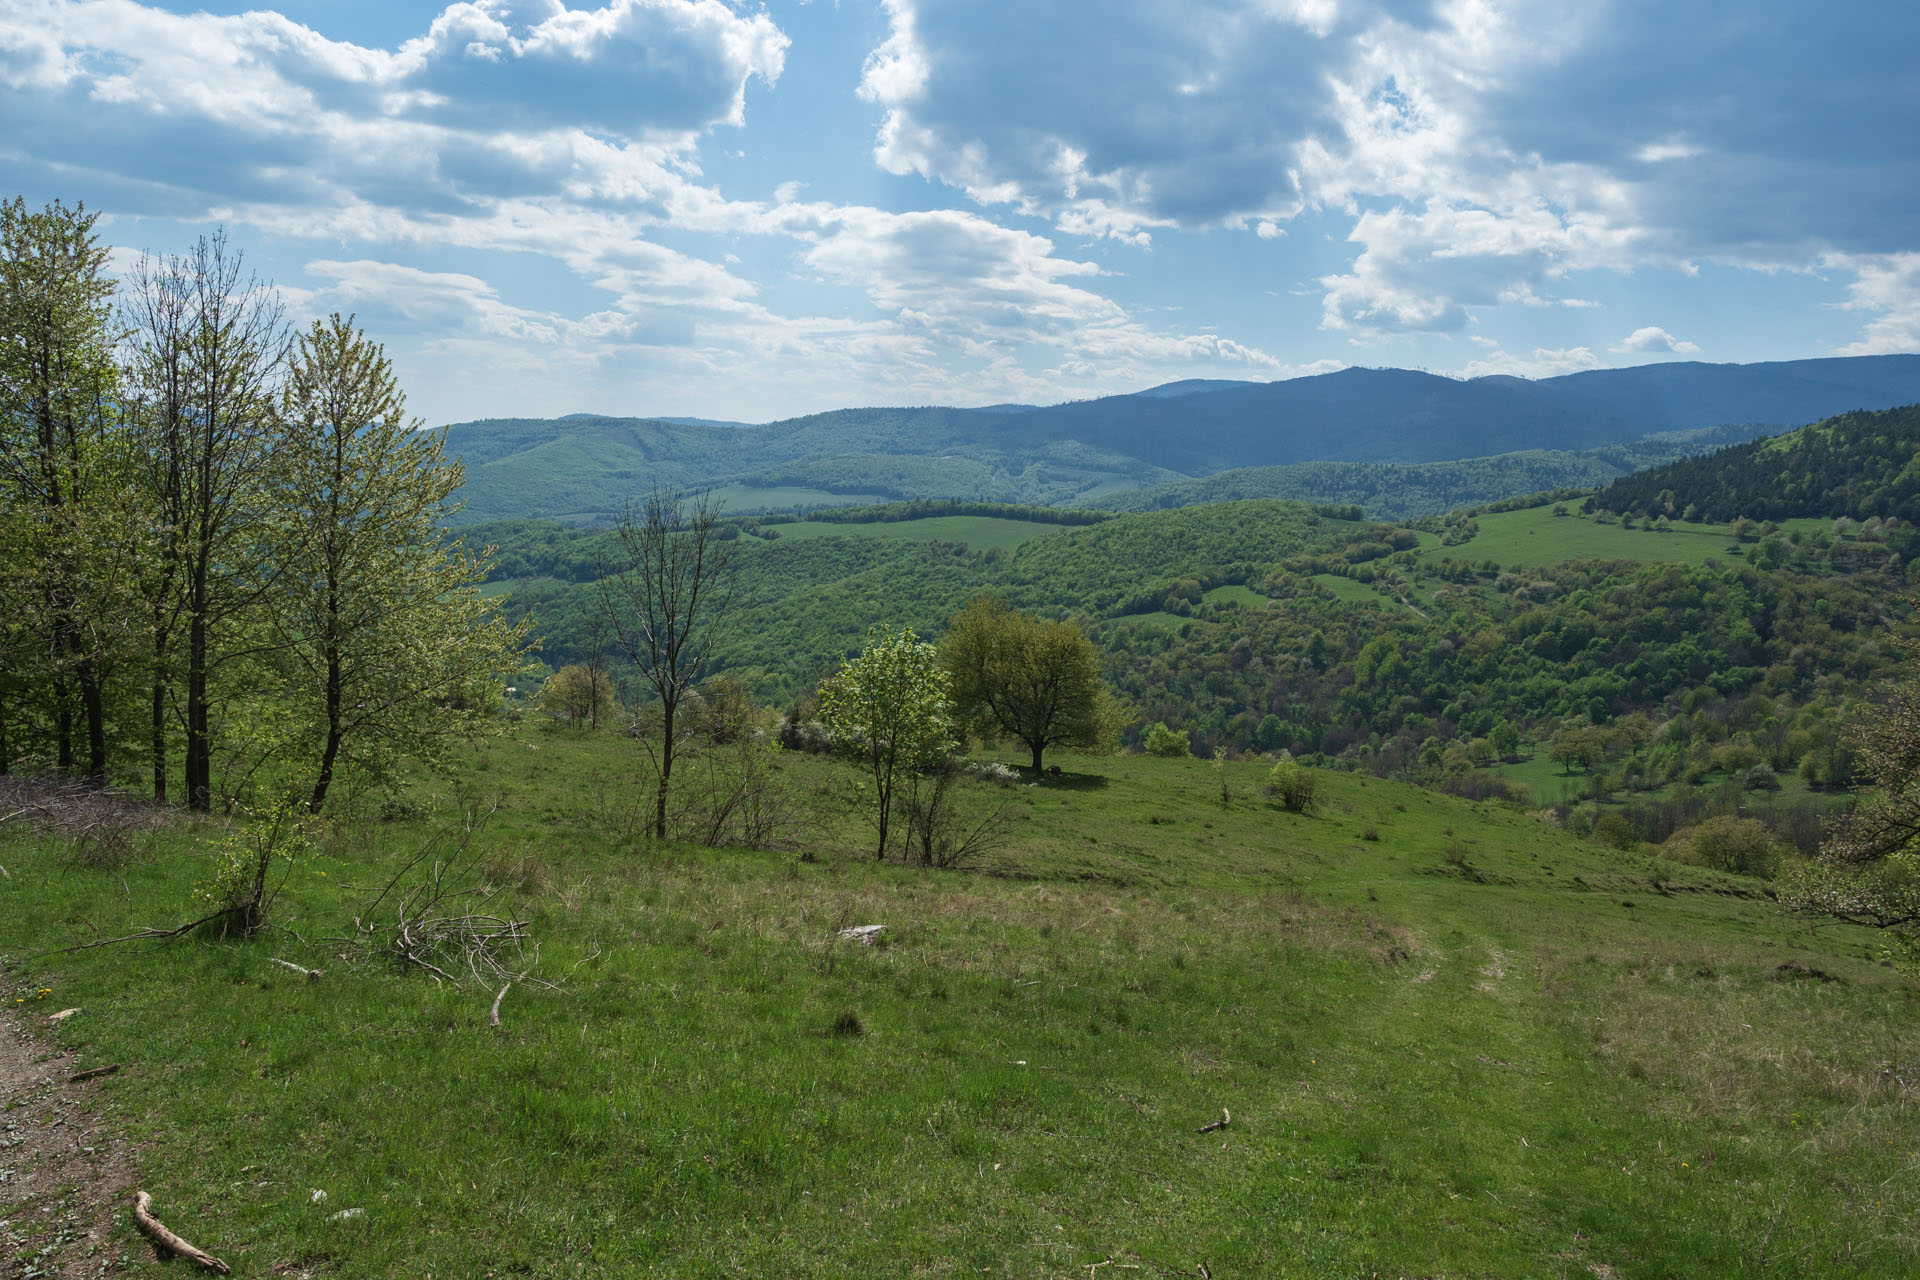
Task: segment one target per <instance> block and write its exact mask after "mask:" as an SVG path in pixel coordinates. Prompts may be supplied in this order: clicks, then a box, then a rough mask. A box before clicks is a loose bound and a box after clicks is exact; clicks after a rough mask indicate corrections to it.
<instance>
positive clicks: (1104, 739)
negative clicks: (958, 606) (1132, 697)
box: [940, 595, 1120, 773]
mask: <svg viewBox="0 0 1920 1280" xmlns="http://www.w3.org/2000/svg"><path fill="white" fill-rule="evenodd" d="M940 652H941V660H942V661H943V662H944V663H945V664H946V668H947V671H948V673H949V675H950V676H951V677H952V680H953V700H954V706H955V709H956V711H957V713H958V714H959V715H960V716H961V717H962V719H963V720H964V719H972V720H976V721H978V722H980V723H981V724H983V725H986V726H990V727H992V728H995V729H998V730H999V731H1000V732H1004V733H1007V734H1010V735H1012V736H1013V737H1015V738H1018V739H1019V740H1020V741H1021V742H1022V743H1024V744H1025V745H1026V748H1027V750H1028V751H1030V752H1032V753H1033V768H1034V772H1036V773H1038V772H1039V771H1040V767H1041V756H1042V753H1043V752H1045V750H1046V749H1047V748H1048V747H1055V746H1073V747H1096V748H1097V747H1101V746H1104V745H1106V744H1108V743H1110V742H1111V741H1112V740H1113V738H1114V736H1115V733H1116V731H1117V729H1118V727H1119V726H1118V724H1117V723H1116V722H1117V721H1118V720H1119V718H1120V713H1119V711H1118V709H1117V707H1116V706H1115V704H1114V701H1113V698H1112V696H1111V695H1110V694H1108V692H1107V690H1106V688H1105V686H1103V685H1102V684H1101V683H1100V658H1099V655H1098V654H1096V653H1095V652H1094V648H1093V642H1092V641H1091V640H1089V639H1087V636H1086V633H1085V632H1083V631H1081V630H1080V628H1079V627H1077V626H1075V625H1074V624H1073V623H1071V622H1050V621H1043V620H1041V619H1039V618H1035V617H1033V616H1032V615H1031V614H1025V613H1016V612H1014V611H1013V610H1011V609H1009V608H1007V606H1006V603H1005V602H1004V601H1002V600H997V599H994V598H993V597H991V596H984V595H982V596H975V597H974V598H973V599H972V600H970V601H968V602H967V607H966V608H965V609H963V610H962V611H961V612H960V613H959V614H958V615H956V616H955V618H954V619H953V623H952V625H951V626H950V627H949V628H948V630H947V635H946V638H945V640H944V641H942V643H941V646H940Z"/></svg>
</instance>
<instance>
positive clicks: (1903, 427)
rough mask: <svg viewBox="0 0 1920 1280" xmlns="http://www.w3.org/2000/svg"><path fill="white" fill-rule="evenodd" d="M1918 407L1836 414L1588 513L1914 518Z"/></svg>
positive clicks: (1619, 484) (1644, 485) (1667, 474)
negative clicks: (1598, 511)
mask: <svg viewBox="0 0 1920 1280" xmlns="http://www.w3.org/2000/svg"><path fill="white" fill-rule="evenodd" d="M1916 454H1920V405H1909V406H1906V407H1904V408H1899V409H1886V410H1880V411H1877V412H1858V413H1846V414H1841V415H1840V416H1839V417H1835V418H1829V419H1827V420H1826V421H1824V422H1818V423H1815V424H1814V425H1812V426H1809V427H1802V428H1801V429H1800V430H1798V431H1794V432H1791V433H1789V434H1787V435H1785V436H1781V437H1778V438H1776V439H1772V440H1759V441H1754V442H1752V443H1749V444H1742V445H1734V446H1733V447H1731V448H1727V449H1722V450H1720V451H1719V452H1718V453H1713V454H1709V455H1707V456H1706V457H1701V458H1690V459H1687V460H1686V461H1683V462H1675V463H1671V464H1669V465H1667V466H1663V467H1657V468H1654V469H1652V470H1649V471H1643V472H1639V473H1637V474H1635V475H1631V476H1625V477H1622V478H1621V479H1619V480H1616V481H1614V482H1613V483H1612V484H1610V485H1608V486H1607V487H1606V488H1605V489H1602V490H1601V491H1600V492H1599V493H1597V494H1595V495H1594V497H1593V498H1592V500H1591V502H1590V503H1589V507H1590V509H1593V510H1600V511H1611V512H1616V513H1625V514H1631V515H1636V516H1643V517H1646V518H1648V519H1658V518H1660V517H1668V518H1671V519H1676V520H1707V521H1714V522H1726V521H1731V520H1735V519H1739V518H1742V517H1744V518H1747V519H1750V520H1774V521H1778V520H1788V519H1792V518H1795V517H1802V516H1827V517H1839V516H1845V517H1847V518H1849V519H1852V520H1856V521H1865V520H1869V519H1873V520H1884V519H1886V518H1887V517H1889V516H1892V517H1894V518H1896V519H1898V520H1900V521H1902V522H1905V523H1912V522H1913V521H1914V520H1916V519H1920V465H1916V461H1915V457H1916Z"/></svg>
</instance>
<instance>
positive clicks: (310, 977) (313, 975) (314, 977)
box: [267, 958, 326, 982]
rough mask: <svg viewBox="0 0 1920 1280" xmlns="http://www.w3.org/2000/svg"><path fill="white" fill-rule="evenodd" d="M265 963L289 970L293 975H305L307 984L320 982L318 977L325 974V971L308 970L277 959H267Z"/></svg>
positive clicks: (302, 966) (299, 965)
mask: <svg viewBox="0 0 1920 1280" xmlns="http://www.w3.org/2000/svg"><path fill="white" fill-rule="evenodd" d="M267 963H268V964H277V965H279V966H280V967H281V968H282V969H291V970H293V971H294V972H295V973H304V974H306V975H307V981H308V982H318V981H319V980H320V976H321V975H322V974H324V973H325V972H326V970H325V969H309V968H307V966H305V965H303V964H295V963H294V962H293V961H291V960H280V959H277V958H269V959H268V961H267Z"/></svg>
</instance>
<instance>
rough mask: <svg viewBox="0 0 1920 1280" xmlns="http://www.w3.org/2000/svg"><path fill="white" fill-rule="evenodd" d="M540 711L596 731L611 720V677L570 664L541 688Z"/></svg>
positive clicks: (606, 673) (549, 677) (576, 663)
mask: <svg viewBox="0 0 1920 1280" xmlns="http://www.w3.org/2000/svg"><path fill="white" fill-rule="evenodd" d="M540 709H541V710H542V711H544V712H546V713H547V714H548V715H550V716H553V717H555V718H556V719H560V720H566V721H570V722H571V723H573V724H584V725H585V726H586V727H588V728H590V729H598V728H599V727H600V726H601V725H602V724H603V723H606V722H609V721H611V719H612V718H613V678H612V676H611V675H609V674H608V672H607V671H605V670H604V669H602V668H600V667H593V666H588V665H586V664H585V663H579V662H574V663H569V664H568V665H566V666H564V667H562V668H560V669H559V670H558V671H556V672H554V673H553V674H552V675H551V676H548V677H547V679H546V682H545V683H544V684H542V685H541V686H540Z"/></svg>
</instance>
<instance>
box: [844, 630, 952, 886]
mask: <svg viewBox="0 0 1920 1280" xmlns="http://www.w3.org/2000/svg"><path fill="white" fill-rule="evenodd" d="M949 684H950V677H949V676H948V674H947V670H946V668H945V667H943V666H942V665H941V663H940V654H939V651H938V650H937V649H935V648H934V647H933V646H932V645H930V644H927V643H925V642H923V641H922V640H921V639H920V637H919V636H917V635H915V634H914V632H913V628H911V627H905V628H902V629H901V630H900V631H898V632H892V631H888V630H886V629H885V628H882V627H875V628H874V629H872V630H871V631H869V632H867V641H866V645H865V647H864V648H862V649H861V651H860V656H859V657H857V658H849V659H847V661H845V662H843V663H842V664H841V665H840V673H839V674H838V675H836V676H834V677H833V678H832V679H830V680H828V681H827V682H826V683H825V684H824V685H822V686H821V687H820V719H821V721H822V723H824V724H825V725H826V726H827V731H828V732H829V733H830V734H832V736H833V740H834V744H835V746H836V747H837V748H838V749H839V750H840V751H842V752H844V753H845V754H847V755H849V756H851V757H853V758H854V759H856V760H858V761H859V762H860V763H861V765H862V766H863V767H864V768H865V770H866V772H867V776H868V777H870V778H871V779H872V780H873V803H872V806H871V816H872V819H873V823H874V826H875V827H876V829H877V830H878V832H879V837H880V838H879V843H878V844H877V845H876V846H875V850H874V857H875V858H884V857H886V856H887V839H888V835H889V830H890V822H891V819H892V816H893V809H894V801H895V799H896V797H897V796H898V794H899V791H900V788H901V786H902V784H903V783H905V782H906V781H907V779H908V777H909V775H910V774H911V773H912V772H913V771H915V770H919V769H926V768H931V767H932V766H934V765H936V764H938V763H939V762H940V761H942V760H944V759H945V758H946V756H947V754H948V753H949V752H951V751H952V750H953V747H954V737H953V703H952V700H951V698H950V697H949V693H948V689H949Z"/></svg>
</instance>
